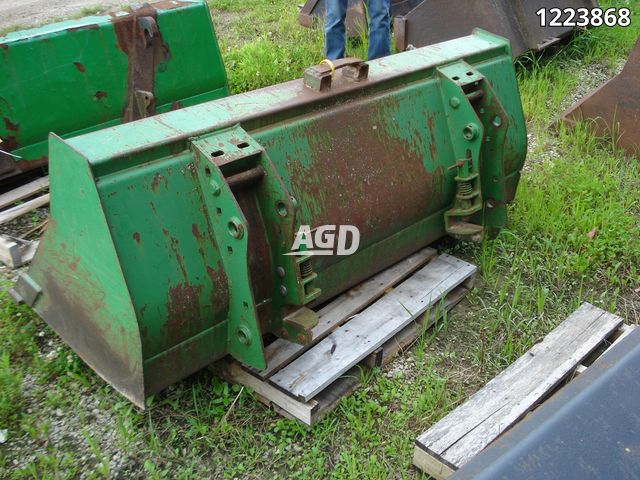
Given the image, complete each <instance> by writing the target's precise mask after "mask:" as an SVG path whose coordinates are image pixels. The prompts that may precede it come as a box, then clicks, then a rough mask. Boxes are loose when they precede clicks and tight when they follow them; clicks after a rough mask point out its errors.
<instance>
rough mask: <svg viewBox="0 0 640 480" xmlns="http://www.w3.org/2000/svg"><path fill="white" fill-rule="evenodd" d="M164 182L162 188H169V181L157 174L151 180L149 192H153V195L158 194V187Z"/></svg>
mask: <svg viewBox="0 0 640 480" xmlns="http://www.w3.org/2000/svg"><path fill="white" fill-rule="evenodd" d="M161 180H162V181H163V182H164V186H165V188H169V181H168V180H167V179H166V178H165V177H163V176H162V175H160V173H157V172H156V174H155V175H154V176H153V179H152V180H151V190H153V193H158V187H159V186H160V181H161Z"/></svg>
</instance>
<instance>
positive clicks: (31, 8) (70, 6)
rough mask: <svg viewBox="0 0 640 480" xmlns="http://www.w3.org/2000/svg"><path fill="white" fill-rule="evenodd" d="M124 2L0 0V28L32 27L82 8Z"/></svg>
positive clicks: (112, 0)
mask: <svg viewBox="0 0 640 480" xmlns="http://www.w3.org/2000/svg"><path fill="white" fill-rule="evenodd" d="M126 3H127V2H126V0H125V1H123V0H0V28H10V27H13V26H18V25H19V26H22V27H34V26H37V25H41V24H43V23H47V22H50V21H52V20H56V19H60V18H69V17H73V16H75V15H78V14H79V13H81V12H82V9H83V8H93V7H96V6H100V7H101V8H103V9H105V10H108V9H110V8H113V7H117V6H119V5H122V4H126Z"/></svg>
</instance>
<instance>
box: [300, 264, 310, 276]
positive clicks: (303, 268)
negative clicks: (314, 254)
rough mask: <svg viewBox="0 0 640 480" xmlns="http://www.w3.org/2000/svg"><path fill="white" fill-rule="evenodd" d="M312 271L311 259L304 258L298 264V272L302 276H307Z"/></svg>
mask: <svg viewBox="0 0 640 480" xmlns="http://www.w3.org/2000/svg"><path fill="white" fill-rule="evenodd" d="M312 273H313V267H312V266H311V260H305V261H304V262H302V263H301V264H300V274H301V275H302V277H303V278H304V277H308V276H309V275H311V274H312Z"/></svg>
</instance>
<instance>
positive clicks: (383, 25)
mask: <svg viewBox="0 0 640 480" xmlns="http://www.w3.org/2000/svg"><path fill="white" fill-rule="evenodd" d="M367 10H368V11H369V60H373V59H375V58H380V57H386V56H387V55H389V54H391V13H390V10H391V0H367Z"/></svg>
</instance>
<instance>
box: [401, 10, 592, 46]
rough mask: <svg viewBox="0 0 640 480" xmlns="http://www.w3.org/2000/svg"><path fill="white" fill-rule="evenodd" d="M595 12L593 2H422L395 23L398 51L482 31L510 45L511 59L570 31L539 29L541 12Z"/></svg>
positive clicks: (550, 28) (554, 40) (568, 29)
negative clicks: (496, 36)
mask: <svg viewBox="0 0 640 480" xmlns="http://www.w3.org/2000/svg"><path fill="white" fill-rule="evenodd" d="M552 7H559V8H562V9H564V8H574V9H576V8H594V7H597V1H596V0H527V1H525V0H475V1H473V2H470V1H469V0H423V1H422V2H421V3H420V4H419V5H417V6H416V7H415V8H414V9H412V10H411V11H410V12H408V13H406V14H405V15H400V16H396V18H395V19H394V40H395V43H396V47H397V48H398V50H400V51H403V50H406V49H407V48H409V46H413V47H416V48H417V47H424V46H426V45H431V44H433V43H438V42H443V41H446V40H451V39H453V38H456V37H460V36H463V35H468V34H469V32H471V31H472V30H473V29H474V28H482V29H483V30H487V31H489V32H492V33H495V34H497V35H501V36H503V37H505V38H508V39H509V40H510V41H511V48H512V51H513V55H514V56H519V55H522V54H523V53H525V52H527V51H529V50H536V51H537V50H541V49H543V48H546V47H548V46H550V45H552V44H554V43H557V42H559V41H560V40H561V39H562V38H564V37H566V36H567V35H569V34H570V33H571V32H572V31H573V28H572V27H541V26H540V20H539V17H538V16H537V15H536V11H538V10H539V9H540V8H552Z"/></svg>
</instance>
